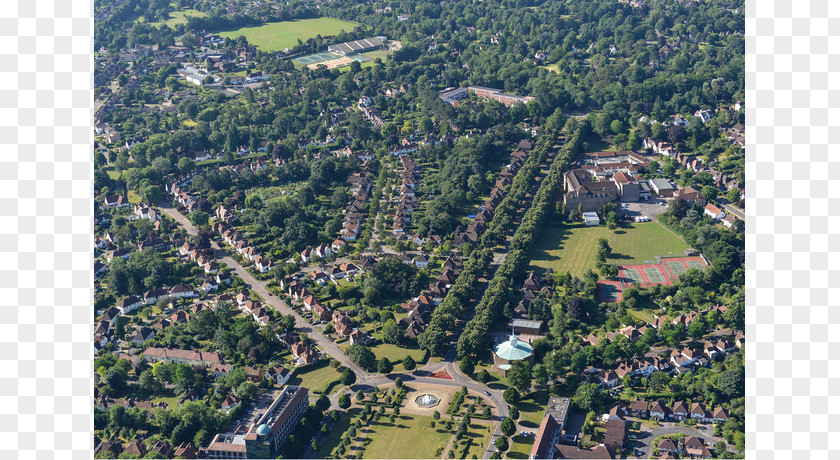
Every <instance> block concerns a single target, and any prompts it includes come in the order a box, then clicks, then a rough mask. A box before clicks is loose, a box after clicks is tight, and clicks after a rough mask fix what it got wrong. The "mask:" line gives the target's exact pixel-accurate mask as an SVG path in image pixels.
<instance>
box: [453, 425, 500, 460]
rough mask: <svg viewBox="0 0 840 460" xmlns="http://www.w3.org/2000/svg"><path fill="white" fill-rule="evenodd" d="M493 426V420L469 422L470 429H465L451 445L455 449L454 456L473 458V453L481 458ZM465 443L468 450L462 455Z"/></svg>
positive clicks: (488, 442)
mask: <svg viewBox="0 0 840 460" xmlns="http://www.w3.org/2000/svg"><path fill="white" fill-rule="evenodd" d="M493 427H494V424H493V422H485V421H483V420H480V421H473V422H472V423H470V429H469V430H467V433H466V434H465V435H464V437H463V438H462V439H461V440H460V441H458V442H457V443H456V444H455V445H454V446H453V449H454V450H455V457H456V458H473V455H475V456H476V457H477V458H483V457H484V452H485V449H487V445H488V444H490V437H491V436H492V434H493ZM467 443H469V450H468V451H467V452H466V455H462V454H461V453H462V452H463V451H464V447H465V446H466V445H467Z"/></svg>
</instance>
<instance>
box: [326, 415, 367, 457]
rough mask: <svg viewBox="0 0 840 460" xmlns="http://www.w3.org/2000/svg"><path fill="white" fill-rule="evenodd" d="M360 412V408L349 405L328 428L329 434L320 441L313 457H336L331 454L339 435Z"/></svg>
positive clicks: (338, 441) (339, 437)
mask: <svg viewBox="0 0 840 460" xmlns="http://www.w3.org/2000/svg"><path fill="white" fill-rule="evenodd" d="M360 412H362V409H361V408H358V407H351V408H350V409H348V410H347V412H342V413H341V418H340V419H338V422H336V423H335V425H333V426H332V428H331V429H330V434H329V436H327V437H326V438H325V439H324V440H323V441H322V442H321V446H320V448H319V449H318V452H316V453H315V458H326V457H331V458H337V457H336V455H334V454H333V450H335V448H336V447H337V446H338V443H340V442H341V437H342V436H344V432H345V431H347V429H348V428H350V422H352V421H353V420H352V419H353V417H355V416H357V415H359V413H360Z"/></svg>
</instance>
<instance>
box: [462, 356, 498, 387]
mask: <svg viewBox="0 0 840 460" xmlns="http://www.w3.org/2000/svg"><path fill="white" fill-rule="evenodd" d="M456 364H458V365H460V361H459V362H457V363H456ZM492 369H493V366H492V365H491V364H489V363H485V362H479V363H477V364H476V365H475V372H473V373H472V374H470V378H472V379H473V380H476V376H477V375H478V373H479V372H481V371H483V370H486V371H487V373H488V374H490V380H488V381H487V383H486V385H487V386H488V387H490V388H492V389H494V390H507V388H508V385H509V383H508V379H507V377H505V376H503V375H502V373H501V372H498V371H494V370H492Z"/></svg>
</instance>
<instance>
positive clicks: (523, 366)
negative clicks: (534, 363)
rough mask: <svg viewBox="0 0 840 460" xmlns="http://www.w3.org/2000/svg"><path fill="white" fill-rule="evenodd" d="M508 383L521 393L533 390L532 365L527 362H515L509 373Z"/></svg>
mask: <svg viewBox="0 0 840 460" xmlns="http://www.w3.org/2000/svg"><path fill="white" fill-rule="evenodd" d="M507 377H508V382H510V384H511V386H512V387H513V388H516V389H517V390H518V391H519V392H520V393H527V392H528V390H530V389H531V363H529V362H528V361H525V360H519V361H514V362H513V364H512V365H511V366H510V370H509V371H508V375H507Z"/></svg>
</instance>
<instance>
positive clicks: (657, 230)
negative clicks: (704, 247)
mask: <svg viewBox="0 0 840 460" xmlns="http://www.w3.org/2000/svg"><path fill="white" fill-rule="evenodd" d="M687 248H688V245H687V244H685V242H684V241H683V240H681V239H679V238H678V237H676V236H674V234H672V233H671V232H669V231H668V230H666V229H665V227H663V226H662V225H660V224H658V223H657V222H641V223H632V224H622V226H621V227H620V228H619V229H617V230H616V232H615V245H614V246H613V254H612V257H610V259H608V261H609V262H612V263H616V264H618V263H621V264H643V263H645V262H646V261H649V260H655V258H656V256H667V255H682V254H683V251H685V250H686V249H687Z"/></svg>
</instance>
